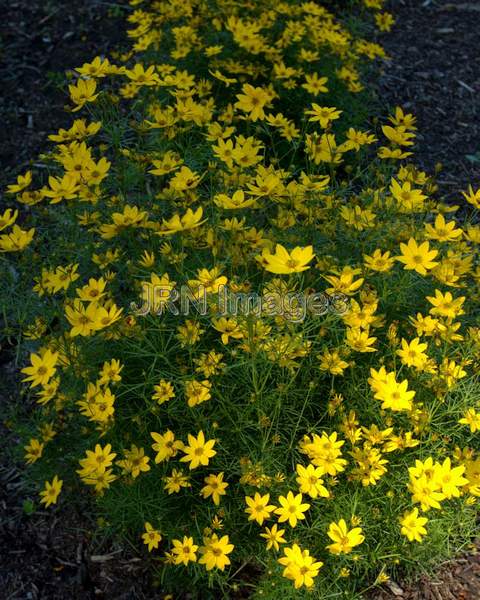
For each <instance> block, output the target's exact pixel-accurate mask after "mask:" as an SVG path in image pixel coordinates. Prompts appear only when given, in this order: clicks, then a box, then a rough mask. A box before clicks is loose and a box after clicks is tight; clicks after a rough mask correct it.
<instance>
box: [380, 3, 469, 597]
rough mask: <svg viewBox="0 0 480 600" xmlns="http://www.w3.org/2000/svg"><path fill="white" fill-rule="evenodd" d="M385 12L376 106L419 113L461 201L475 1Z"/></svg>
mask: <svg viewBox="0 0 480 600" xmlns="http://www.w3.org/2000/svg"><path fill="white" fill-rule="evenodd" d="M390 10H391V12H392V13H393V14H394V15H395V18H396V19H397V22H396V24H395V26H394V28H393V29H392V31H391V32H390V33H386V34H383V35H382V36H381V40H380V41H381V43H382V44H383V46H384V47H385V49H386V51H387V53H388V54H389V56H390V57H391V59H392V60H391V61H389V62H388V63H387V65H386V67H385V71H384V74H383V76H382V78H381V81H380V94H381V100H382V101H384V103H385V107H386V109H388V105H390V106H391V105H392V104H393V105H400V106H403V107H404V108H407V109H409V110H410V111H412V112H413V113H414V114H415V115H417V117H418V130H419V136H418V145H417V148H418V149H417V153H416V157H417V160H418V161H419V163H420V165H421V167H422V168H424V169H426V170H428V171H429V172H433V170H434V168H435V164H436V163H438V162H441V163H442V165H443V170H442V172H441V173H440V174H439V177H438V179H439V184H440V193H441V194H442V195H443V196H445V197H446V198H447V199H449V200H452V201H455V202H456V201H460V202H461V201H462V200H463V197H462V196H461V194H460V193H459V191H460V190H466V188H467V186H468V184H469V183H471V184H472V186H473V187H474V188H475V186H477V187H478V186H479V185H480V36H479V34H478V30H479V26H480V2H479V1H478V0H470V1H467V0H465V1H462V0H392V1H391V2H390ZM479 597H480V594H479Z"/></svg>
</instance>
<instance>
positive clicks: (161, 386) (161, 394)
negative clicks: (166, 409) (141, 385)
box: [152, 379, 175, 404]
mask: <svg viewBox="0 0 480 600" xmlns="http://www.w3.org/2000/svg"><path fill="white" fill-rule="evenodd" d="M153 389H154V392H155V393H154V394H153V395H152V400H156V401H157V402H158V404H163V403H164V402H167V401H168V400H171V399H172V398H175V390H174V389H173V385H172V384H171V382H170V381H165V379H161V380H160V382H159V383H158V384H157V385H155V386H154V387H153Z"/></svg>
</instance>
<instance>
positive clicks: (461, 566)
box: [369, 541, 480, 600]
mask: <svg viewBox="0 0 480 600" xmlns="http://www.w3.org/2000/svg"><path fill="white" fill-rule="evenodd" d="M477 545H478V541H477ZM479 598H480V552H475V553H468V554H464V555H463V556H461V557H459V558H457V559H455V560H453V561H449V562H447V563H445V564H444V565H442V566H441V567H439V568H438V570H437V573H436V575H435V576H433V577H432V576H427V575H423V576H421V577H420V578H419V579H418V580H417V581H415V582H413V583H409V584H404V583H400V584H397V583H395V582H388V583H387V584H385V585H384V586H383V589H382V590H381V591H375V592H374V593H372V594H371V595H370V596H369V599H370V600H395V599H398V600H479Z"/></svg>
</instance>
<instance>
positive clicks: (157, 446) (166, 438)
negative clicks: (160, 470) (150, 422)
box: [150, 429, 183, 464]
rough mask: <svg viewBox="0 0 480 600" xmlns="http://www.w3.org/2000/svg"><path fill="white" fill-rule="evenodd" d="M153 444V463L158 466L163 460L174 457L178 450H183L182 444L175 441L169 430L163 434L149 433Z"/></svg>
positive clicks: (179, 441)
mask: <svg viewBox="0 0 480 600" xmlns="http://www.w3.org/2000/svg"><path fill="white" fill-rule="evenodd" d="M150 435H151V436H152V438H153V439H154V440H155V443H154V444H152V448H153V450H155V452H156V453H157V455H156V456H155V462H156V463H157V464H158V463H160V462H163V461H164V460H170V458H172V456H176V455H177V453H178V451H179V450H183V442H182V441H181V440H176V439H175V434H174V433H173V431H170V429H167V431H166V432H165V433H163V434H162V433H156V432H155V431H152V432H151V433H150Z"/></svg>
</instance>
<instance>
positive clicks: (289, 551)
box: [278, 544, 323, 589]
mask: <svg viewBox="0 0 480 600" xmlns="http://www.w3.org/2000/svg"><path fill="white" fill-rule="evenodd" d="M283 552H284V556H282V557H281V558H279V559H278V562H279V563H280V564H281V565H283V566H284V567H285V568H284V570H283V573H282V575H283V576H284V577H286V578H287V579H291V580H292V581H293V582H294V586H295V589H299V588H301V587H302V586H305V587H307V588H311V587H312V586H313V584H314V579H315V577H316V576H317V575H318V572H319V570H320V569H321V567H322V566H323V563H322V562H320V561H316V559H315V558H314V557H313V556H310V552H309V551H308V550H302V549H301V548H300V547H299V546H298V545H297V544H293V546H292V547H291V548H284V550H283Z"/></svg>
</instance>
